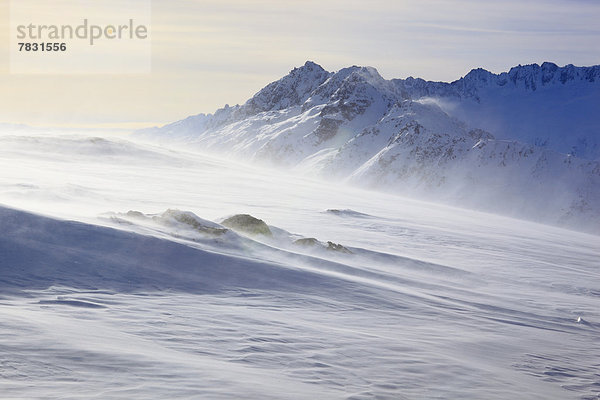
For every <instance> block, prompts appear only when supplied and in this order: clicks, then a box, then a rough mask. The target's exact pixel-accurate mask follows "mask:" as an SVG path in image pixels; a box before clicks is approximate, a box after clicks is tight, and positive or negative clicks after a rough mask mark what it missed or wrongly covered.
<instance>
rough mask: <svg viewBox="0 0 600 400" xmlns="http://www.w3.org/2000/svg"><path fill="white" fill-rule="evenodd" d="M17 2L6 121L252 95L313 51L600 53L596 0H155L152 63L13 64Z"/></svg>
mask: <svg viewBox="0 0 600 400" xmlns="http://www.w3.org/2000/svg"><path fill="white" fill-rule="evenodd" d="M49 1H51V0H40V2H44V3H46V4H47V3H48V2H49ZM97 1H100V0H97ZM8 3H9V2H8V0H0V17H1V19H0V22H1V30H0V43H1V45H2V52H1V53H2V54H1V55H0V88H1V90H2V95H1V97H0V122H5V123H24V124H32V125H53V126H57V125H61V126H65V125H69V126H92V125H94V126H96V125H98V126H122V127H138V126H140V127H141V126H150V125H156V124H164V123H168V122H172V121H175V120H178V119H182V118H185V117H186V116H189V115H193V114H198V113H201V112H204V113H211V112H214V111H215V110H216V109H217V108H219V107H222V106H223V105H224V104H226V103H228V104H230V105H233V104H236V103H243V102H244V101H246V100H247V99H248V98H250V97H251V96H252V95H253V94H254V93H255V92H256V91H258V90H259V89H261V88H262V87H264V86H265V85H267V84H268V83H270V82H272V81H274V80H276V79H279V78H280V77H282V76H284V75H285V74H287V73H288V72H289V71H290V70H291V69H292V68H293V67H296V66H300V65H302V64H304V62H305V61H306V60H312V61H315V62H316V63H318V64H320V65H322V66H323V68H325V69H327V70H329V71H335V70H338V69H340V68H343V67H346V66H350V65H369V66H373V67H375V68H377V69H378V70H379V72H380V73H381V75H382V76H384V77H385V78H388V79H391V78H405V77H407V76H414V77H422V78H424V79H429V80H442V81H452V80H455V79H458V78H460V77H461V76H464V75H465V74H466V73H467V72H468V71H469V70H471V69H472V68H476V67H483V68H486V69H488V70H491V71H493V72H501V71H505V70H508V69H509V68H510V67H511V66H514V65H517V64H528V63H534V62H536V63H542V62H543V61H552V62H555V63H557V64H559V65H565V64H575V65H595V64H600V23H599V22H598V21H600V1H596V0H506V1H503V0H497V1H482V0H396V1H393V0H387V1H384V0H371V1H365V0H362V1H355V0H345V1H340V0H260V1H251V0H153V1H152V26H151V32H152V72H151V73H150V74H137V75H136V74H129V75H68V74H66V75H47V74H41V75H29V74H10V73H9V68H8V65H9V63H8V56H9V55H8V43H9V36H8V35H9V27H8V26H9V12H8V11H9V7H8Z"/></svg>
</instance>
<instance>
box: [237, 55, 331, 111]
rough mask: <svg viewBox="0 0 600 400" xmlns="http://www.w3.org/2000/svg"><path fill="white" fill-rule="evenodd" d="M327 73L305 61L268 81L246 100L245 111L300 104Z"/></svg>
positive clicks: (277, 108)
mask: <svg viewBox="0 0 600 400" xmlns="http://www.w3.org/2000/svg"><path fill="white" fill-rule="evenodd" d="M329 75H330V73H329V72H327V71H325V70H324V69H323V68H322V67H321V66H320V65H319V64H316V63H314V62H312V61H307V62H306V63H305V64H304V65H303V66H301V67H297V68H294V69H293V70H291V71H290V73H289V74H287V75H286V76H284V77H283V78H281V79H279V80H278V81H275V82H272V83H270V84H269V85H267V86H266V87H265V88H263V89H262V90H261V91H260V92H258V93H257V94H256V95H254V97H252V98H251V99H250V100H248V101H247V102H246V104H245V105H244V107H245V108H246V112H247V114H256V113H259V112H262V111H269V110H282V109H284V108H288V107H292V106H296V105H300V104H302V103H303V102H304V101H306V99H307V98H308V97H309V96H310V93H311V92H312V91H313V90H315V89H316V88H317V87H319V85H321V84H322V83H323V82H324V81H325V80H326V79H327V78H328V77H329Z"/></svg>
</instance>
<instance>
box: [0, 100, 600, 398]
mask: <svg viewBox="0 0 600 400" xmlns="http://www.w3.org/2000/svg"><path fill="white" fill-rule="evenodd" d="M298 93H299V97H302V93H304V92H303V90H299V91H298ZM407 106H408V107H411V108H412V110H413V111H414V112H418V111H419V108H418V107H419V105H418V104H410V105H407ZM434 122H435V121H434ZM423 123H424V124H425V125H424V126H426V127H428V129H429V128H431V127H432V126H433V125H431V124H433V122H431V124H429V123H427V122H423ZM456 129H457V131H459V133H460V129H461V128H460V125H456ZM480 140H485V138H484V137H483V136H482V137H481V138H480ZM0 141H1V145H0V171H1V172H0V204H3V206H2V207H0V226H1V227H2V229H1V232H0V321H1V322H0V347H1V349H2V352H1V353H0V354H1V356H0V363H1V366H2V368H1V371H2V375H1V378H0V393H2V397H6V398H15V399H18V398H23V399H36V398H38V399H42V398H44V399H48V398H94V397H95V398H102V399H111V398H115V399H116V398H139V399H164V398H210V399H219V398H222V399H231V398H252V399H281V398H286V399H287V398H289V399H303V398H313V399H314V398H319V399H373V398H382V399H403V398H406V399H417V398H461V399H481V398H486V399H506V398H519V399H539V398H545V399H592V398H596V397H597V396H598V394H599V393H600V390H599V386H600V380H599V377H598V373H597V371H598V368H599V367H600V365H599V362H598V360H599V359H600V347H599V343H600V341H599V340H598V339H599V338H600V337H599V332H600V331H599V329H600V312H599V310H600V284H599V282H600V272H599V270H598V260H599V259H600V247H599V242H598V236H593V235H588V234H584V233H579V232H574V231H568V230H563V229H560V228H554V227H549V226H545V225H537V224H533V223H530V222H525V221H521V220H516V219H509V218H505V217H500V216H496V215H492V214H484V213H479V212H475V211H468V210H464V209H457V208H450V207H445V206H441V205H435V204H429V203H424V202H420V201H416V200H409V199H406V198H402V197H398V196H395V195H391V194H385V193H374V192H369V191H363V190H359V189H352V188H348V187H344V186H339V185H336V184H331V183H321V182H318V181H312V180H309V179H306V178H303V177H299V176H293V175H286V174H278V173H276V172H274V171H273V170H265V169H261V168H258V167H250V166H247V165H242V164H236V163H234V162H232V161H227V160H222V159H218V158H213V157H208V156H200V155H198V154H195V153H188V152H183V151H174V150H168V149H164V148H159V147H154V146H150V145H143V144H139V143H135V142H131V141H126V140H122V139H116V138H110V137H104V138H101V137H96V138H88V137H82V136H60V137H56V136H54V135H40V136H27V135H3V136H0ZM390 151H391V150H390ZM234 214H250V215H252V216H254V217H257V218H260V219H261V220H263V221H265V222H266V223H267V224H268V228H269V232H270V233H271V234H268V235H265V234H260V233H254V234H252V233H247V232H244V231H236V230H235V229H233V228H230V227H227V226H224V225H222V224H221V222H223V221H224V219H226V218H227V217H230V216H232V215H234ZM313 238H314V239H315V240H313ZM303 239H305V240H303ZM299 240H300V241H299ZM328 242H331V243H332V244H333V245H329V243H328ZM338 245H340V246H342V247H338ZM342 248H343V249H346V250H347V251H341V249H342Z"/></svg>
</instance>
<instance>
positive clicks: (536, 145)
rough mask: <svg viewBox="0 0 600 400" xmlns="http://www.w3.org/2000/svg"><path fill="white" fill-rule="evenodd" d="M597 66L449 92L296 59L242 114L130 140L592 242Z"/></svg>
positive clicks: (530, 72)
mask: <svg viewBox="0 0 600 400" xmlns="http://www.w3.org/2000/svg"><path fill="white" fill-rule="evenodd" d="M599 111H600V66H593V67H575V66H573V65H567V66H565V67H558V66H557V65H555V64H552V63H547V62H546V63H543V64H542V65H541V66H540V65H537V64H532V65H525V66H517V67H514V68H511V70H510V71H509V72H504V73H501V74H494V73H491V72H489V71H486V70H484V69H474V70H472V71H471V72H469V73H468V74H467V75H466V76H465V77H463V78H461V79H459V80H457V81H454V82H452V83H444V82H429V81H424V80H422V79H415V78H407V79H392V80H386V79H384V78H382V77H381V76H380V75H379V73H378V72H377V70H375V69H374V68H371V67H356V66H353V67H350V68H344V69H342V70H340V71H338V72H335V73H333V72H328V71H325V70H324V69H323V68H322V67H321V66H319V65H317V64H315V63H313V62H307V63H306V64H305V65H303V66H302V67H299V68H295V69H293V70H292V71H291V72H290V73H289V74H288V75H287V76H285V77H283V78H282V79H280V80H278V81H276V82H273V83H271V84H269V85H268V86H266V87H265V88H264V89H262V90H261V91H259V92H258V93H257V94H256V95H255V96H254V97H252V98H251V99H249V100H248V101H247V102H246V103H245V104H243V105H236V106H233V107H230V106H225V107H224V108H222V109H219V110H217V111H216V112H215V113H214V114H208V115H207V114H199V115H196V116H192V117H188V118H186V119H184V120H182V121H178V122H175V123H172V124H169V125H166V126H163V127H160V128H151V129H145V130H142V131H138V132H136V136H138V137H143V138H147V139H152V140H158V141H161V142H164V143H169V144H172V145H177V144H184V145H185V146H186V147H188V148H189V147H195V148H196V149H198V150H202V151H211V152H217V153H220V154H223V155H226V156H230V157H235V158H238V159H242V160H245V161H253V162H260V163H263V164H265V163H266V164H271V165H276V166H278V167H281V166H283V167H287V168H290V169H293V170H296V171H302V172H305V173H309V174H314V175H319V176H321V177H325V178H328V179H334V180H336V181H348V182H351V183H353V184H356V185H360V186H365V187H368V188H373V189H376V190H383V191H390V192H394V193H398V194H403V195H409V196H416V197H420V198H425V199H429V200H433V201H436V202H444V203H449V204H453V205H457V206H461V207H467V208H476V209H480V210H486V211H492V212H498V213H502V214H507V215H512V216H516V217H520V218H527V219H531V220H535V221H540V222H545V223H552V224H559V225H565V226H568V227H571V228H575V229H579V230H586V231H592V232H596V233H598V232H600V228H599V227H600V162H599V161H598V160H599V159H600V112H599Z"/></svg>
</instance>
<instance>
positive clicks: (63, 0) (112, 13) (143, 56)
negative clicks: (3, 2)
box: [9, 0, 152, 74]
mask: <svg viewBox="0 0 600 400" xmlns="http://www.w3.org/2000/svg"><path fill="white" fill-rule="evenodd" d="M9 25H10V31H9V37H10V72H11V73H20V74H136V73H149V72H151V65H152V54H151V53H152V35H151V0H53V1H47V0H11V1H10V24H9Z"/></svg>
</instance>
